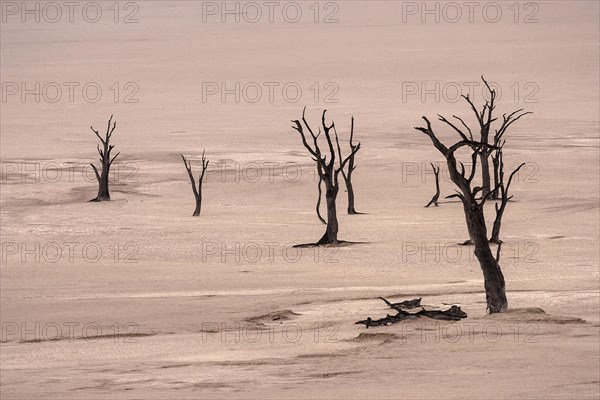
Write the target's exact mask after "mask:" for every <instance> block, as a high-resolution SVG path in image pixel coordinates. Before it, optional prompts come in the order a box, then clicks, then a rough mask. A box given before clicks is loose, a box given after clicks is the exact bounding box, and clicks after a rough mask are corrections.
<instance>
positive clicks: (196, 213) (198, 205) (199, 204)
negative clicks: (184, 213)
mask: <svg viewBox="0 0 600 400" xmlns="http://www.w3.org/2000/svg"><path fill="white" fill-rule="evenodd" d="M200 190H202V189H200ZM201 210H202V193H200V194H199V195H198V197H196V209H195V210H194V214H192V216H193V217H197V216H199V215H200V211H201Z"/></svg>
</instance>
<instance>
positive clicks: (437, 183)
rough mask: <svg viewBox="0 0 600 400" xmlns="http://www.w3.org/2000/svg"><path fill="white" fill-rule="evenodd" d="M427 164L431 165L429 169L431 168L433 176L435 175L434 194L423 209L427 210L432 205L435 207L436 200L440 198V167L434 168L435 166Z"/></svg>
mask: <svg viewBox="0 0 600 400" xmlns="http://www.w3.org/2000/svg"><path fill="white" fill-rule="evenodd" d="M429 164H431V168H433V174H434V175H435V194H434V195H433V198H432V199H431V201H430V202H429V203H427V205H426V206H425V208H428V207H429V206H430V205H432V204H433V205H434V206H436V207H437V206H438V200H439V198H440V167H437V168H436V167H435V165H433V163H429Z"/></svg>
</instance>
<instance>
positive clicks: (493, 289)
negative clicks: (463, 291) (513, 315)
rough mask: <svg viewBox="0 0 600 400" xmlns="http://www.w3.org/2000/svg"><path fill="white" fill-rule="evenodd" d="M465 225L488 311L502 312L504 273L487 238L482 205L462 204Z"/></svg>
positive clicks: (504, 307) (505, 301) (506, 307)
mask: <svg viewBox="0 0 600 400" xmlns="http://www.w3.org/2000/svg"><path fill="white" fill-rule="evenodd" d="M464 210H465V216H466V220H467V227H468V230H469V236H470V238H471V242H472V243H473V244H474V245H475V256H476V257H477V260H478V261H479V265H480V266H481V270H482V271H483V279H484V287H485V298H486V302H487V310H488V313H490V314H493V313H499V312H504V311H506V310H507V309H508V301H507V300H506V291H505V282H504V275H503V274H502V270H501V269H500V265H499V264H498V262H497V261H496V259H495V258H494V256H493V255H492V250H491V249H490V245H489V243H488V240H487V229H486V226H485V219H484V216H483V207H479V205H478V204H477V203H473V204H469V205H464Z"/></svg>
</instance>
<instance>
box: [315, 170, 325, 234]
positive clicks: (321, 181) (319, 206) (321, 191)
mask: <svg viewBox="0 0 600 400" xmlns="http://www.w3.org/2000/svg"><path fill="white" fill-rule="evenodd" d="M321 183H323V178H322V177H321V176H319V184H318V185H317V188H318V189H319V195H318V197H317V206H316V209H317V217H318V218H319V221H321V222H322V223H323V225H326V224H327V221H325V219H324V218H323V216H322V215H321V197H322V196H323V190H322V189H321Z"/></svg>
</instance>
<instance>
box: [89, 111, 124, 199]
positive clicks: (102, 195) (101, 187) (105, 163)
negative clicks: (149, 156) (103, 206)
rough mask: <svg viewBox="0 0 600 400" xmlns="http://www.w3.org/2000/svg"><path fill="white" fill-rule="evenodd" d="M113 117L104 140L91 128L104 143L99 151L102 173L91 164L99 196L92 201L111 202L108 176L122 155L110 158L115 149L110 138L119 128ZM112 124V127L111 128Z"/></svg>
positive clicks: (98, 148) (109, 121)
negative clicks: (114, 162)
mask: <svg viewBox="0 0 600 400" xmlns="http://www.w3.org/2000/svg"><path fill="white" fill-rule="evenodd" d="M112 118H113V116H112V115H111V116H110V119H109V120H108V126H107V128H106V134H105V135H104V139H103V138H102V136H100V134H99V133H98V131H97V130H95V129H94V128H93V127H90V129H91V130H92V132H94V133H95V134H96V136H97V137H98V139H100V142H101V143H102V148H100V144H98V147H97V150H98V154H100V167H101V168H102V172H101V173H98V168H96V166H95V165H94V164H93V163H90V165H91V166H92V168H93V169H94V174H96V179H97V180H98V195H97V196H96V198H94V199H92V200H90V201H109V200H110V192H109V190H108V176H109V172H110V166H111V165H112V163H113V161H115V158H117V156H118V155H119V154H121V153H117V154H116V155H115V156H114V157H113V158H110V152H111V151H112V149H113V148H114V147H115V146H113V145H112V144H110V138H111V136H112V134H113V132H114V131H115V128H116V127H117V122H116V121H115V122H112ZM111 123H112V126H111Z"/></svg>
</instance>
